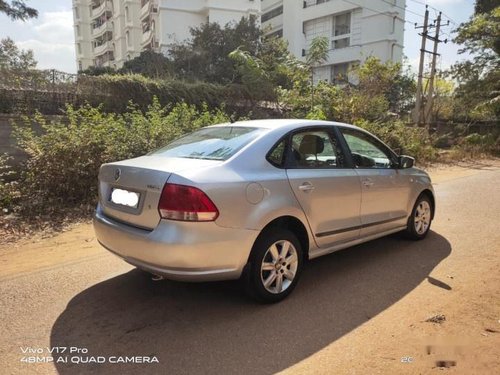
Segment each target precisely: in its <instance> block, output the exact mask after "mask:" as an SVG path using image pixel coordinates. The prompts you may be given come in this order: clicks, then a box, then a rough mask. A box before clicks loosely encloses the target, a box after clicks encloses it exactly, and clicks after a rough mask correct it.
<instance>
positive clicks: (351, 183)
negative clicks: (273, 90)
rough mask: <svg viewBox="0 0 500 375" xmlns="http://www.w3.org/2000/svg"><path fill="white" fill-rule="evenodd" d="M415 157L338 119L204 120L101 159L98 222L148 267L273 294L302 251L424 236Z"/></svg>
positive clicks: (421, 178) (98, 228) (423, 180)
mask: <svg viewBox="0 0 500 375" xmlns="http://www.w3.org/2000/svg"><path fill="white" fill-rule="evenodd" d="M413 164H414V160H413V158H411V157H408V156H398V155H397V154H396V153H395V152H393V151H392V150H391V149H390V148H389V147H387V146H386V145H385V144H384V143H383V142H381V141H380V140H379V139H378V138H376V137H374V136H373V135H371V134H370V133H368V132H366V131H364V130H362V129H360V128H358V127H355V126H351V125H347V124H342V123H335V122H324V121H310V120H255V121H243V122H236V123H231V124H221V125H214V126H209V127H205V128H202V129H200V130H198V131H195V132H194V133H191V134H188V135H186V136H183V137H181V138H179V139H177V140H174V141H173V142H171V143H170V144H168V145H166V146H165V147H163V148H161V149H159V150H156V151H154V152H151V153H149V154H147V155H145V156H141V157H138V158H134V159H130V160H124V161H119V162H115V163H109V164H104V165H102V167H101V169H100V172H99V203H98V206H97V209H96V213H95V217H94V227H95V232H96V236H97V239H98V240H99V242H100V243H101V244H102V246H104V247H105V248H106V249H108V250H109V251H111V252H112V253H114V254H116V255H118V256H119V257H121V258H122V259H123V260H125V261H126V262H128V263H130V264H132V265H134V266H136V267H138V268H140V269H142V270H145V271H147V272H150V273H152V274H154V275H157V276H161V277H163V278H166V279H173V280H182V281H210V280H229V279H238V278H242V279H243V280H244V283H245V285H246V289H247V290H248V291H249V292H250V293H251V294H252V295H253V296H254V297H256V298H257V299H259V300H261V301H264V302H277V301H279V300H282V299H283V298H285V297H286V296H287V295H289V294H290V293H291V292H292V290H293V289H294V287H295V286H296V284H297V282H298V280H299V277H300V274H301V271H302V269H303V267H304V265H305V263H306V261H307V260H308V259H312V258H316V257H319V256H321V255H325V254H329V253H332V252H334V251H336V250H340V249H344V248H347V247H349V246H353V245H356V244H359V243H362V242H366V241H369V240H372V239H375V238H378V237H381V236H386V235H388V234H391V233H395V232H399V231H404V232H406V235H407V236H408V237H410V238H412V239H415V240H420V239H422V238H424V237H425V236H426V234H427V233H428V231H429V227H430V225H431V221H432V219H433V216H434V209H435V200H434V192H433V188H432V185H431V181H430V178H429V176H428V175H427V174H426V173H425V172H424V171H422V170H420V169H417V168H415V167H414V166H413Z"/></svg>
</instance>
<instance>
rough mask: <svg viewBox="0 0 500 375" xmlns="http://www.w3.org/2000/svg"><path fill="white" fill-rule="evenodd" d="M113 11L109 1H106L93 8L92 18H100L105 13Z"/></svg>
mask: <svg viewBox="0 0 500 375" xmlns="http://www.w3.org/2000/svg"><path fill="white" fill-rule="evenodd" d="M112 10H113V9H112V6H111V3H110V2H109V1H107V0H104V1H103V2H102V3H101V4H100V5H97V6H95V7H93V8H92V11H91V12H90V16H91V17H92V18H96V17H99V16H100V15H102V14H103V13H104V12H105V11H108V12H111V11H112Z"/></svg>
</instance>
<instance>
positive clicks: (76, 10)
mask: <svg viewBox="0 0 500 375" xmlns="http://www.w3.org/2000/svg"><path fill="white" fill-rule="evenodd" d="M75 18H76V19H79V18H80V13H79V12H78V8H75Z"/></svg>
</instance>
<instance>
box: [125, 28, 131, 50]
mask: <svg viewBox="0 0 500 375" xmlns="http://www.w3.org/2000/svg"><path fill="white" fill-rule="evenodd" d="M125 43H127V47H129V46H130V33H129V32H128V31H126V32H125Z"/></svg>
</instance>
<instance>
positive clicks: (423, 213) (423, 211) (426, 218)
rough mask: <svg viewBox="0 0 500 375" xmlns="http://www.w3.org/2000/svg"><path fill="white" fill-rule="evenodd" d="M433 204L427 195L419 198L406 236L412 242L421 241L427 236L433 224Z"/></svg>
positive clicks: (409, 219) (409, 220)
mask: <svg viewBox="0 0 500 375" xmlns="http://www.w3.org/2000/svg"><path fill="white" fill-rule="evenodd" d="M432 216H433V212H432V203H431V200H430V199H429V197H428V196H427V195H425V194H423V195H421V196H420V197H418V199H417V201H416V202H415V206H413V210H412V212H411V216H410V217H409V218H408V224H407V228H406V236H407V237H408V238H410V239H412V240H421V239H423V238H425V236H427V233H428V232H429V229H430V227H431V222H432Z"/></svg>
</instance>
